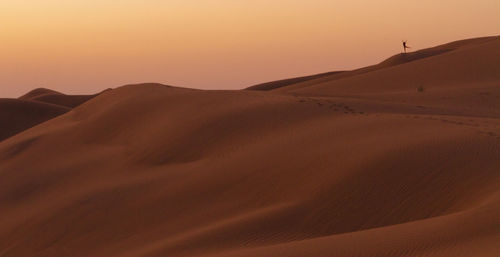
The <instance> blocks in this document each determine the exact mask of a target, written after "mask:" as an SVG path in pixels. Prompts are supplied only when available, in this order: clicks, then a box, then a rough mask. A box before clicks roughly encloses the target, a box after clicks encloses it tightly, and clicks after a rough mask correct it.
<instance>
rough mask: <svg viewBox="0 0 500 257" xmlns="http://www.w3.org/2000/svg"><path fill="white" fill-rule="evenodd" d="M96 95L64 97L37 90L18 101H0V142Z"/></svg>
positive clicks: (57, 93) (52, 91) (51, 91)
mask: <svg viewBox="0 0 500 257" xmlns="http://www.w3.org/2000/svg"><path fill="white" fill-rule="evenodd" d="M95 96H96V95H65V94H62V93H59V92H57V91H54V90H50V89H46V88H37V89H34V90H32V91H30V92H28V93H27V94H25V95H23V96H21V97H19V98H18V99H8V98H4V99H0V124H1V127H0V141H2V140H4V139H6V138H8V137H11V136H13V135H15V134H17V133H19V132H22V131H24V130H26V129H29V128H31V127H33V126H36V125H37V124H40V123H42V122H45V121H47V120H50V119H52V118H54V117H57V116H59V115H61V114H64V113H66V112H68V111H70V110H71V109H72V108H74V107H76V106H78V105H80V104H82V103H84V102H86V101H88V100H89V99H92V98H93V97H95Z"/></svg>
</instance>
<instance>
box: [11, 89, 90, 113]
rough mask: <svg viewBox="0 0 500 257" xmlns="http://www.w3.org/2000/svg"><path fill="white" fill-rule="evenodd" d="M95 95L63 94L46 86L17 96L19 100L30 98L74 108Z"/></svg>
mask: <svg viewBox="0 0 500 257" xmlns="http://www.w3.org/2000/svg"><path fill="white" fill-rule="evenodd" d="M96 95H97V94H95V95H65V94H62V93H59V92H56V91H53V90H50V89H46V88H37V89H34V90H32V91H30V92H28V93H27V94H25V95H23V96H21V97H19V99H21V100H30V101H37V102H44V103H50V104H56V105H60V106H65V107H69V108H74V107H76V106H78V105H80V104H82V103H84V102H86V101H88V100H89V99H92V98H93V97H95V96H96Z"/></svg>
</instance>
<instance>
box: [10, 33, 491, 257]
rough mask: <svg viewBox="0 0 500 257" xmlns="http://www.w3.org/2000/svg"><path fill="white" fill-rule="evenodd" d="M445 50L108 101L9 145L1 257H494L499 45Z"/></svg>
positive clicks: (140, 90)
mask: <svg viewBox="0 0 500 257" xmlns="http://www.w3.org/2000/svg"><path fill="white" fill-rule="evenodd" d="M440 47H441V48H442V49H447V50H446V51H444V50H443V51H441V50H439V48H440ZM440 47H437V49H438V50H439V51H438V50H436V49H435V48H433V49H426V50H422V51H420V52H417V53H412V54H408V55H397V56H394V57H392V58H390V59H388V60H387V61H385V62H382V63H381V64H379V66H378V67H373V66H372V67H367V68H365V69H364V71H360V70H357V71H346V72H342V73H338V74H333V75H332V74H330V75H325V76H322V77H315V78H312V79H307V80H299V81H298V82H297V81H295V82H297V83H293V84H289V83H281V84H280V86H277V87H271V88H269V89H266V90H240V91H217V90H214V91H203V90H194V89H185V88H177V87H171V86H166V85H160V84H139V85H127V86H123V87H120V88H117V89H113V90H108V91H105V92H103V93H101V94H100V95H98V96H96V97H94V98H92V99H90V100H88V101H87V102H85V103H83V104H81V105H79V106H77V107H76V108H73V109H71V110H70V111H68V112H66V113H65V114H63V115H60V116H57V117H55V118H52V119H50V120H48V121H46V122H43V123H40V124H38V125H36V126H35V127H32V128H30V129H28V130H25V131H23V132H21V133H19V134H17V135H14V136H11V137H9V138H7V139H5V140H4V141H2V142H0V177H1V179H0V208H1V211H0V256H2V257H7V256H8V257H14V256H95V257H97V256H112V257H114V256H116V257H139V256H140V257H143V256H144V257H146V256H147V257H153V256H155V257H156V256H180V257H183V256H186V257H187V256H200V257H201V256H211V257H219V256H220V257H222V256H224V257H226V256H227V257H228V256H241V257H243V256H245V257H247V256H277V257H281V256H282V257H290V256H291V257H294V256H346V257H347V256H492V257H493V256H499V255H500V245H499V244H498V242H499V241H500V172H499V170H500V158H498V156H500V109H499V107H500V106H499V105H500V101H499V99H500V70H499V69H500V68H499V67H500V38H499V37H493V38H481V39H475V40H467V41H460V42H457V43H452V44H448V45H444V46H440ZM450 49H451V50H450ZM427 50H428V52H426V51H427ZM384 63H385V64H384ZM382 66H383V67H382ZM348 73H350V75H348ZM338 76H342V77H338ZM271 84H272V83H271ZM419 87H422V88H421V89H420V88H419ZM46 93H47V92H45V93H43V92H42V94H41V95H43V94H46ZM48 94H49V95H54V93H51V92H48ZM30 97H35V98H37V97H40V95H38V94H34V96H30ZM19 101H21V100H19Z"/></svg>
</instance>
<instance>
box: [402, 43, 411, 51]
mask: <svg viewBox="0 0 500 257" xmlns="http://www.w3.org/2000/svg"><path fill="white" fill-rule="evenodd" d="M409 48H411V47H409V46H407V45H406V40H405V41H403V49H404V51H405V53H406V49H409Z"/></svg>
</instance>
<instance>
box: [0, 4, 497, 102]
mask: <svg viewBox="0 0 500 257" xmlns="http://www.w3.org/2000/svg"><path fill="white" fill-rule="evenodd" d="M499 14H500V1H498V0H440V1H435V0H419V1H396V0H380V1H377V0H369V1H368V0H365V1H360V0H307V1H306V0H71V1H68V0H43V1H41V0H0V97H18V96H20V95H23V94H24V93H26V92H28V91H29V90H31V89H34V88H38V87H45V88H51V89H54V90H57V91H60V92H63V93H67V94H88V93H96V92H99V91H101V90H103V89H106V88H114V87H118V86H121V85H125V84H132V83H142V82H158V83H164V84H168V85H174V86H183V87H191V88H200V89H241V88H244V87H247V86H251V85H254V84H257V83H261V82H267V81H272V80H277V79H283V78H289V77H295V76H302V75H310V74H315V73H321V72H327V71H334V70H347V69H354V68H358V67H363V66H367V65H371V64H376V63H378V62H380V61H382V60H383V59H385V58H388V57H390V56H391V55H394V54H397V53H400V52H401V50H402V47H401V45H402V44H401V40H403V39H404V40H408V45H409V46H411V47H412V50H418V49H422V48H427V47H431V46H435V45H439V44H443V43H447V42H450V41H454V40H459V39H466V38H473V37H481V36H493V35H500V15H499Z"/></svg>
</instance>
